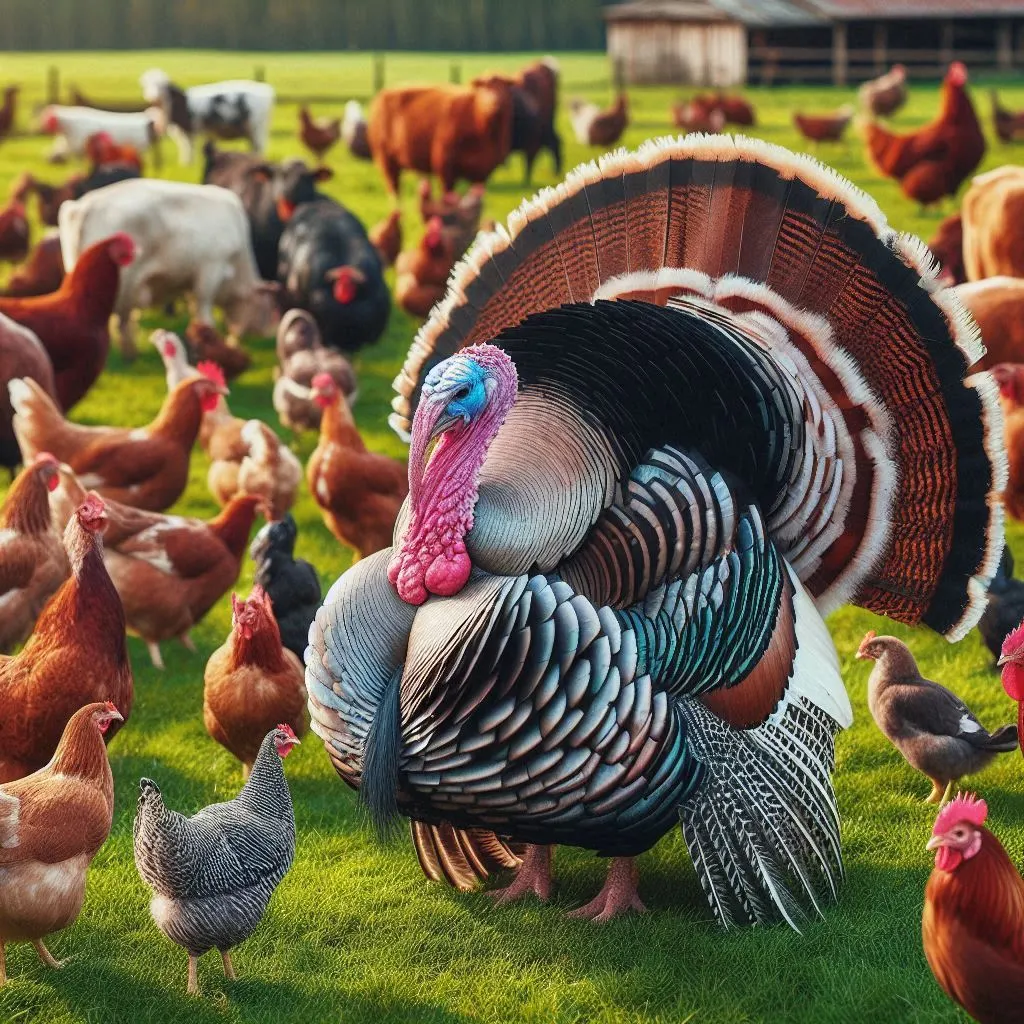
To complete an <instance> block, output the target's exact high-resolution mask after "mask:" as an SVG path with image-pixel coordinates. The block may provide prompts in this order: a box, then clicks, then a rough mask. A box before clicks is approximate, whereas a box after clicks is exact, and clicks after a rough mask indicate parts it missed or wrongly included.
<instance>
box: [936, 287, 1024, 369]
mask: <svg viewBox="0 0 1024 1024" xmlns="http://www.w3.org/2000/svg"><path fill="white" fill-rule="evenodd" d="M953 293H954V294H955V295H956V296H957V298H959V299H960V301H961V302H962V303H963V304H964V305H965V306H966V307H967V308H968V309H969V310H970V311H971V313H972V315H973V316H974V319H975V320H976V321H977V323H978V328H979V329H980V330H981V340H982V341H983V342H984V343H985V348H987V349H988V352H987V353H986V354H985V355H984V356H983V357H982V358H981V359H980V360H978V362H977V363H975V365H974V366H973V367H972V369H974V370H990V369H991V368H992V367H993V366H995V365H996V364H997V363H1024V280H1022V279H1021V278H1019V277H990V278H987V279H986V280H984V281H971V282H970V283H969V284H962V285H960V286H959V287H957V288H954V289H953Z"/></svg>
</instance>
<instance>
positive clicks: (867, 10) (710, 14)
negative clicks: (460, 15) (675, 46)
mask: <svg viewBox="0 0 1024 1024" xmlns="http://www.w3.org/2000/svg"><path fill="white" fill-rule="evenodd" d="M1021 14H1024V5H1022V4H1021V0H628V2H627V3H620V4H615V5H614V6H613V7H606V8H605V9H604V18H605V20H606V21H682V22H694V21H703V22H716V21H717V22H727V21H738V22H741V23H742V24H744V25H751V26H779V27H784V26H788V25H793V26H796V25H814V24H822V23H824V22H831V21H859V20H862V19H867V18H872V19H885V20H892V19H896V18H933V19H934V18H940V17H943V16H945V17H952V18H984V17H992V16H993V15H1021Z"/></svg>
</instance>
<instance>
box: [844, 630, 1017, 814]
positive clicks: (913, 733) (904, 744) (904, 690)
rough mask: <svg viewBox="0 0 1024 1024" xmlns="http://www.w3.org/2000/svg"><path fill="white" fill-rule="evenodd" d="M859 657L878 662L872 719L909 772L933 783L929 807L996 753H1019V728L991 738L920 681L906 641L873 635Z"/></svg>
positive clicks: (871, 682) (955, 702) (946, 694)
mask: <svg viewBox="0 0 1024 1024" xmlns="http://www.w3.org/2000/svg"><path fill="white" fill-rule="evenodd" d="M857 657H858V658H859V659H862V660H863V659H867V660H869V661H873V662H874V663H875V667H874V668H873V669H872V670H871V676H870V677H869V679H868V707H869V708H870V709H871V716H872V717H873V718H874V720H875V722H876V724H877V725H878V728H879V729H881V730H882V732H883V733H885V735H886V736H887V737H888V738H889V740H890V741H891V742H892V744H893V746H895V747H896V749H897V750H899V752H900V753H901V754H902V755H903V756H904V757H905V758H906V759H907V762H908V763H909V764H910V765H911V767H913V768H916V769H917V770H918V771H919V772H921V773H922V774H924V775H927V776H928V778H929V779H931V781H932V791H931V793H930V794H929V795H928V796H927V797H926V801H927V802H928V803H936V802H937V801H939V800H941V799H943V794H944V793H945V792H947V791H948V789H949V788H951V787H952V785H953V784H954V783H955V782H957V781H958V780H959V779H960V778H961V777H962V776H964V775H972V774H974V772H980V771H981V769H982V768H984V767H985V766H986V765H988V763H989V762H990V761H991V760H992V759H993V758H994V757H995V756H996V754H1005V753H1009V752H1010V751H1011V750H1016V749H1017V727H1016V726H1015V725H1004V726H1003V727H1002V728H1000V729H996V731H995V732H993V733H990V732H989V731H988V730H987V729H986V728H985V727H984V726H983V725H982V724H981V723H980V722H979V721H978V719H977V718H976V717H975V716H974V713H973V712H972V711H971V709H970V708H969V707H968V706H967V705H966V704H965V703H964V702H963V701H962V700H961V699H960V698H959V697H957V696H956V694H955V693H952V692H951V691H949V690H947V689H946V688H945V687H944V686H939V684H938V683H933V682H931V681H930V680H928V679H924V678H923V677H922V676H921V673H920V672H919V671H918V668H917V662H916V661H914V656H913V655H912V654H911V653H910V649H909V648H908V647H907V645H906V644H905V643H903V641H902V640H897V639H896V637H894V636H875V634H874V632H873V631H872V632H869V633H868V634H867V635H866V636H865V637H864V639H863V640H862V641H861V644H860V648H859V649H858V650H857Z"/></svg>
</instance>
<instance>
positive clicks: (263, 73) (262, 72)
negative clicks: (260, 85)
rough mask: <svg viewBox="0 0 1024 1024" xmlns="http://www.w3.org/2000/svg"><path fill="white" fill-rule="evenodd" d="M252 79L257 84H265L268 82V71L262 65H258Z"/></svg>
mask: <svg viewBox="0 0 1024 1024" xmlns="http://www.w3.org/2000/svg"><path fill="white" fill-rule="evenodd" d="M252 77H253V80H254V81H256V82H265V81H266V80H267V69H266V68H265V67H264V66H263V65H262V64H257V65H256V70H255V71H254V72H253V73H252Z"/></svg>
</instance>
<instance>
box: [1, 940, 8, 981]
mask: <svg viewBox="0 0 1024 1024" xmlns="http://www.w3.org/2000/svg"><path fill="white" fill-rule="evenodd" d="M6 984H7V954H6V953H5V952H4V944H3V943H2V942H0V988H3V987H4V985H6Z"/></svg>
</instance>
